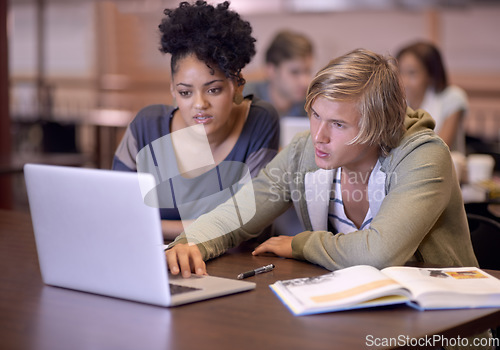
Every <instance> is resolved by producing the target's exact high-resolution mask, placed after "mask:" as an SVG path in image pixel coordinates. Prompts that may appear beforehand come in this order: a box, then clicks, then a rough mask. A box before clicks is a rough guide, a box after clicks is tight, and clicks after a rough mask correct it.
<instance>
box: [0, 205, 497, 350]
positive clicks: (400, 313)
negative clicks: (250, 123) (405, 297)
mask: <svg viewBox="0 0 500 350" xmlns="http://www.w3.org/2000/svg"><path fill="white" fill-rule="evenodd" d="M269 263H273V264H275V265H276V268H275V269H274V271H272V272H269V273H264V274H260V275H257V276H255V277H252V278H249V279H248V280H249V281H250V280H251V281H254V282H256V283H257V288H256V290H254V291H250V292H244V293H241V294H235V295H231V296H227V297H222V298H218V299H212V300H208V301H203V302H199V303H194V304H190V305H184V306H180V307H176V308H161V307H156V306H150V305H145V304H140V303H134V302H130V301H124V300H118V299H113V298H108V297H103V296H98V295H93V294H87V293H81V292H76V291H71V290H65V289H61V288H55V287H49V286H45V285H43V283H42V280H41V277H40V271H39V266H38V261H37V255H36V250H35V242H34V238H33V231H32V225H31V219H30V216H29V215H27V214H24V213H19V212H10V211H0V348H2V349H9V350H15V349H37V350H45V349H46V350H57V349H61V350H69V349H71V350H78V349H106V350H107V349H117V350H118V349H119V350H127V349H131V350H138V349H141V350H143V349H151V350H155V349H189V350H191V349H203V350H205V349H218V350H219V349H237V350H244V349H258V350H264V349H367V346H366V341H367V339H372V340H375V339H376V338H379V339H382V338H385V339H387V338H398V337H405V338H406V337H409V338H421V337H425V336H426V335H427V336H430V335H434V334H441V335H443V336H445V337H448V338H453V337H457V336H458V335H460V336H462V337H463V336H469V335H472V334H473V333H475V332H477V331H479V330H484V329H486V328H489V327H496V326H497V325H498V324H500V309H475V310H451V311H426V312H419V311H416V310H413V309H411V308H409V307H406V306H394V307H385V308H379V309H370V310H366V309H365V310H357V311H345V312H338V313H329V314H322V315H312V316H302V317H295V316H293V315H292V314H291V313H290V311H289V310H288V309H287V308H286V307H285V306H284V305H283V304H282V303H281V302H280V301H279V299H278V298H277V297H276V296H275V295H274V294H273V292H272V291H271V290H270V288H269V284H271V283H273V282H275V281H276V280H279V279H288V278H295V277H305V276H313V275H319V274H323V273H325V272H326V270H324V269H322V268H320V267H318V266H314V265H311V264H308V263H305V262H300V261H295V260H289V259H281V258H277V257H274V256H260V257H253V256H251V255H250V254H249V253H248V252H238V251H234V252H231V253H229V254H225V255H224V256H222V257H220V258H218V259H215V260H213V261H211V262H209V263H208V271H209V273H210V274H212V275H216V276H223V277H229V278H235V277H236V275H237V274H238V273H240V272H243V271H246V270H249V269H251V268H255V267H259V266H262V265H266V264H269ZM493 274H495V275H496V276H497V277H498V276H500V272H493ZM367 337H368V338H367ZM372 345H373V344H372ZM369 348H384V346H378V347H377V346H373V347H369Z"/></svg>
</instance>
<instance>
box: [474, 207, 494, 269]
mask: <svg viewBox="0 0 500 350" xmlns="http://www.w3.org/2000/svg"><path fill="white" fill-rule="evenodd" d="M467 220H468V222H469V230H470V234H471V240H472V247H473V248H474V253H475V254H476V258H477V260H478V262H479V267H480V268H483V269H492V270H500V223H499V222H498V221H495V220H493V219H491V218H488V217H485V216H481V215H477V214H472V213H467Z"/></svg>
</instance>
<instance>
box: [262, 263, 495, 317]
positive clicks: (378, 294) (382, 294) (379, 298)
mask: <svg viewBox="0 0 500 350" xmlns="http://www.w3.org/2000/svg"><path fill="white" fill-rule="evenodd" d="M270 287H271V289H272V290H273V291H274V292H275V293H276V294H277V295H278V297H279V298H280V299H281V300H282V301H283V303H284V304H285V305H286V306H287V307H288V308H289V309H290V310H291V311H292V312H293V313H294V314H295V315H307V314H315V313H322V312H333V311H340V310H350V309H357V308H365V307H373V306H381V305H392V304H403V303H406V304H408V305H410V306H412V307H415V308H417V309H420V310H426V309H458V308H480V307H500V280H498V279H497V278H495V277H493V276H491V275H489V274H487V273H486V272H484V271H482V270H480V269H478V268H476V267H458V268H417V267H405V266H396V267H388V268H385V269H383V270H378V269H376V268H375V267H372V266H366V265H358V266H353V267H348V268H345V269H342V270H337V271H334V272H331V273H328V274H325V275H321V276H318V277H310V278H297V279H292V280H286V281H278V282H276V283H274V284H272V285H270Z"/></svg>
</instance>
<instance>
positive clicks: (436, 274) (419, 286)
mask: <svg viewBox="0 0 500 350" xmlns="http://www.w3.org/2000/svg"><path fill="white" fill-rule="evenodd" d="M382 272H383V273H384V274H385V275H387V276H389V277H391V278H393V279H394V280H396V281H398V282H399V283H400V284H402V285H403V286H405V287H406V288H408V289H409V290H410V291H411V292H412V294H413V297H412V299H413V300H414V301H416V302H418V304H419V305H420V306H421V307H423V308H461V307H481V306H483V307H484V306H492V305H496V304H498V303H499V302H500V280H498V279H496V278H495V277H493V276H491V275H489V274H487V273H486V272H484V271H482V270H480V269H478V268H476V267H458V268H416V267H388V268H386V269H383V270H382Z"/></svg>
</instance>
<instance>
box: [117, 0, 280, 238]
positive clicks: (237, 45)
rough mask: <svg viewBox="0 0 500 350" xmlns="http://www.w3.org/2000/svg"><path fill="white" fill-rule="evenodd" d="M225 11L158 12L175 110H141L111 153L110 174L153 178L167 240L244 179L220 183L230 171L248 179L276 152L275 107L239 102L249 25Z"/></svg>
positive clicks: (251, 50)
mask: <svg viewBox="0 0 500 350" xmlns="http://www.w3.org/2000/svg"><path fill="white" fill-rule="evenodd" d="M228 7H229V3H228V2H227V1H226V2H224V3H222V4H219V5H216V6H212V5H208V4H207V3H206V2H205V1H196V2H195V3H194V4H189V3H187V2H182V3H181V4H180V5H179V7H177V8H175V9H166V10H165V11H164V13H165V15H166V16H165V17H164V18H163V20H162V22H161V24H160V25H159V29H160V32H161V48H160V51H161V52H163V53H169V54H170V55H171V64H170V65H171V76H172V81H171V93H172V95H173V97H174V99H175V100H176V102H177V107H174V106H167V105H152V106H148V107H146V108H144V109H142V110H141V111H140V112H139V113H138V114H137V116H136V118H135V119H134V120H133V121H132V122H131V123H130V125H129V127H128V128H127V131H126V133H125V135H124V138H123V140H122V141H121V143H120V145H119V146H118V149H117V151H116V153H115V157H114V161H113V169H116V170H124V171H139V172H149V173H152V174H153V175H154V176H155V179H156V188H155V190H156V191H157V194H158V197H159V207H160V213H161V218H162V230H163V234H164V237H165V238H166V239H173V238H175V237H176V236H177V235H178V234H179V233H181V232H182V231H183V229H184V226H183V221H184V223H186V222H187V221H189V220H193V219H195V218H196V217H197V216H199V215H201V214H203V213H204V212H206V211H208V210H210V208H208V209H206V208H202V207H203V205H204V204H207V202H210V203H208V204H210V205H212V206H213V205H216V204H218V203H219V202H221V201H223V200H224V198H222V197H223V196H220V195H221V193H223V192H224V191H225V190H227V189H228V188H230V190H231V191H232V190H233V188H232V187H231V186H232V185H233V184H234V183H235V182H238V181H239V180H240V178H239V176H241V177H244V176H245V173H244V172H243V173H242V172H240V173H238V174H236V175H235V176H236V178H231V179H228V178H226V177H225V176H226V175H227V172H232V174H233V175H234V174H235V171H233V168H231V167H230V166H228V165H231V166H232V165H234V164H244V165H245V169H246V170H247V172H248V173H249V174H251V176H254V175H256V174H257V173H258V171H259V170H260V169H261V168H262V167H263V166H264V165H265V164H267V162H269V161H270V160H271V159H272V158H273V157H274V156H275V155H276V153H277V150H278V143H279V122H278V115H277V113H276V111H275V110H274V108H273V107H271V105H270V104H268V103H266V102H264V101H261V100H257V99H255V98H253V99H251V98H243V95H242V91H243V86H244V84H245V79H244V78H243V76H242V74H241V70H242V68H243V67H244V66H245V65H246V64H248V63H249V62H250V60H251V58H252V57H253V56H254V54H255V45H254V42H255V39H254V38H253V37H252V36H251V32H252V28H251V26H250V24H249V23H248V22H246V21H243V20H242V19H241V18H240V16H239V15H238V14H237V13H236V12H234V11H231V10H229V9H228ZM223 163H224V164H223ZM222 165H226V166H225V167H222ZM222 168H223V169H222ZM229 168H231V169H230V170H228V169H229ZM240 170H241V169H240ZM226 192H227V191H226ZM143 195H144V193H143ZM146 197H147V196H146ZM146 199H147V198H145V200H146ZM193 210H194V211H196V214H193ZM188 211H189V212H190V214H189V216H188V215H187V214H186V215H184V213H186V212H188Z"/></svg>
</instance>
